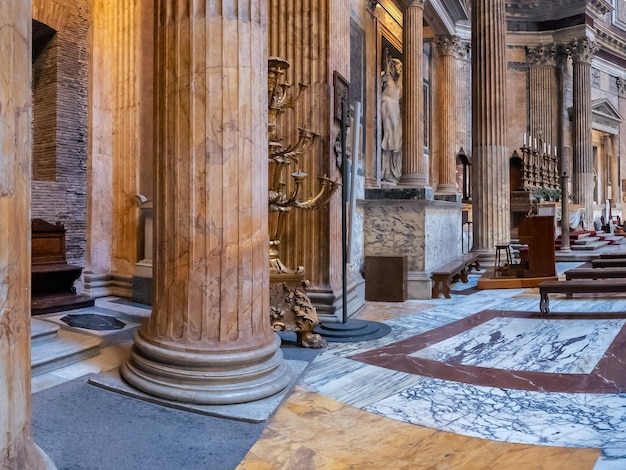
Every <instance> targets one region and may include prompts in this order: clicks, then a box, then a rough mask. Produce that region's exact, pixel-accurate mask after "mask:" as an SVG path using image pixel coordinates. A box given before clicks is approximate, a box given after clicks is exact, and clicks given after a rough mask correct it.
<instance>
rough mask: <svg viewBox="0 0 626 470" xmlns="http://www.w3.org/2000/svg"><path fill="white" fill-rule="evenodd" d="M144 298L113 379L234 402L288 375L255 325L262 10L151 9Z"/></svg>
mask: <svg viewBox="0 0 626 470" xmlns="http://www.w3.org/2000/svg"><path fill="white" fill-rule="evenodd" d="M155 5H156V7H155V11H156V15H157V16H156V25H155V71H156V74H157V76H156V79H155V134H156V137H157V142H156V146H155V152H156V155H155V186H154V190H155V199H154V206H155V207H154V214H155V230H154V237H155V247H156V249H155V253H154V284H155V294H154V302H153V311H152V315H151V316H150V318H149V319H148V321H147V322H146V323H144V324H143V325H142V326H141V328H140V329H139V330H138V332H137V334H136V335H135V338H134V346H133V348H132V351H131V357H130V358H129V360H128V361H127V362H126V363H125V364H124V366H123V368H122V375H123V377H124V378H125V379H126V380H127V381H128V382H129V383H130V384H131V385H133V386H135V387H137V388H138V389H140V390H143V391H144V392H147V393H150V394H152V395H156V396H159V397H163V398H166V399H171V400H176V401H182V402H190V403H201V404H228V403H242V402H248V401H253V400H258V399H261V398H265V397H268V396H270V395H273V394H275V393H277V392H279V391H281V390H282V389H284V388H285V387H286V386H287V385H288V383H289V381H290V380H291V376H292V373H291V371H290V369H289V367H288V366H287V365H286V363H285V362H284V361H283V358H282V352H281V350H280V339H279V338H278V336H277V335H276V334H275V333H274V332H273V330H272V328H271V327H270V322H269V270H268V266H269V254H268V248H267V241H268V238H267V233H268V225H267V224H268V220H267V204H268V201H267V178H268V174H267V171H268V164H267V21H266V19H267V4H266V2H265V1H257V0H243V1H240V2H238V3H237V4H234V3H233V2H231V1H226V0H207V1H206V2H200V3H197V2H193V1H191V0H187V1H180V0H157V2H156V4H155Z"/></svg>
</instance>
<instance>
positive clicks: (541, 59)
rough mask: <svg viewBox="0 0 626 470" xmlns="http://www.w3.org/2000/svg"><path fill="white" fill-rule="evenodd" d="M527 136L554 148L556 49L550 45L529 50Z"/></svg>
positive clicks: (556, 120) (555, 133)
mask: <svg viewBox="0 0 626 470" xmlns="http://www.w3.org/2000/svg"><path fill="white" fill-rule="evenodd" d="M527 61H528V63H529V83H528V91H529V96H528V101H529V109H530V116H529V132H530V134H531V135H532V136H533V138H535V137H536V138H539V137H541V138H543V140H544V142H546V143H547V144H548V145H552V146H553V147H554V145H555V144H556V136H557V132H556V123H557V122H558V119H557V118H556V113H555V110H556V104H557V103H556V99H557V96H558V95H557V88H556V73H555V65H556V47H555V46H553V45H549V46H540V47H536V48H532V49H529V51H528V56H527Z"/></svg>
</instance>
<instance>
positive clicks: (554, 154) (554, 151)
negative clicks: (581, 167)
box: [554, 145, 556, 157]
mask: <svg viewBox="0 0 626 470" xmlns="http://www.w3.org/2000/svg"><path fill="white" fill-rule="evenodd" d="M554 156H555V157H556V145H555V146H554Z"/></svg>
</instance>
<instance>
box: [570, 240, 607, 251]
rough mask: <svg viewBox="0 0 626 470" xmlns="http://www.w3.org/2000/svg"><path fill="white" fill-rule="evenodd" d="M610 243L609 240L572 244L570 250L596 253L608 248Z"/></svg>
mask: <svg viewBox="0 0 626 470" xmlns="http://www.w3.org/2000/svg"><path fill="white" fill-rule="evenodd" d="M609 243H610V242H609V241H608V240H598V241H595V242H592V243H583V244H572V245H570V248H571V249H572V250H574V251H595V250H597V249H599V248H602V247H603V246H607V245H608V244H609Z"/></svg>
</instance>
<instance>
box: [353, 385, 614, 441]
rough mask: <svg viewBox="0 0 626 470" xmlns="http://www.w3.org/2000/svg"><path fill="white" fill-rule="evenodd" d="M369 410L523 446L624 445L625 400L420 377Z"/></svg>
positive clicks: (405, 420) (608, 396)
mask: <svg viewBox="0 0 626 470" xmlns="http://www.w3.org/2000/svg"><path fill="white" fill-rule="evenodd" d="M365 409H366V410H367V411H371V412H373V413H377V414H380V415H383V416H387V417H394V418H395V419H398V420H400V421H404V422H408V423H412V424H419V425H422V426H427V427H432V428H435V429H440V430H445V431H449V432H455V433H460V434H464V435H469V436H474V437H483V438H486V439H493V440H499V441H507V442H517V443H525V444H539V445H556V446H571V447H605V446H608V445H611V446H623V445H625V444H626V395H623V394H619V395H602V394H576V393H545V392H528V391H523V390H507V389H498V388H493V387H482V386H475V385H471V384H461V383H458V382H450V381H443V380H439V379H432V378H423V379H422V380H421V381H420V383H419V384H418V385H416V386H413V387H410V388H408V389H406V390H404V391H402V392H400V393H397V394H395V395H393V396H391V397H389V398H386V399H384V400H381V401H379V402H377V403H374V404H372V405H369V406H366V407H365Z"/></svg>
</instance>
